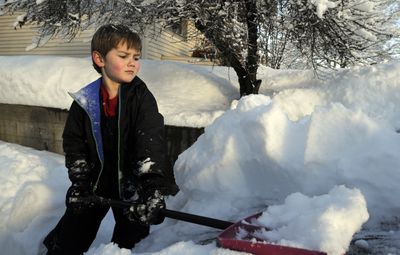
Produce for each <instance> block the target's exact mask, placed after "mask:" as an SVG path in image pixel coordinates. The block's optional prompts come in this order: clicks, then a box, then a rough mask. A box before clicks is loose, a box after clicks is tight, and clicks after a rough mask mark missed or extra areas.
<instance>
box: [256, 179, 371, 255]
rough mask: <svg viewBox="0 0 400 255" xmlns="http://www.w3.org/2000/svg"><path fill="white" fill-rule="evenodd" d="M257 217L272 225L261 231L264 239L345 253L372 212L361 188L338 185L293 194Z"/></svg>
mask: <svg viewBox="0 0 400 255" xmlns="http://www.w3.org/2000/svg"><path fill="white" fill-rule="evenodd" d="M257 220H258V221H259V222H260V223H261V224H262V225H263V226H266V227H268V228H270V229H271V230H270V231H265V230H263V232H262V233H259V234H258V235H257V237H260V238H261V239H262V240H268V241H271V242H276V243H278V244H280V245H287V246H292V247H299V248H306V249H310V250H318V251H323V252H326V253H327V254H331V255H342V254H345V252H346V251H347V248H348V247H349V245H350V241H351V239H352V237H353V235H354V233H355V232H357V231H359V230H360V229H361V226H362V224H363V223H364V222H366V221H367V220H368V212H367V208H366V202H365V199H364V197H363V195H362V194H361V192H360V191H359V190H357V189H353V190H350V189H347V188H346V187H344V186H336V187H334V188H333V189H332V190H331V191H329V193H328V194H326V195H321V196H316V197H311V198H310V197H307V196H304V195H303V194H301V193H294V194H291V195H289V196H288V197H287V198H286V199H285V203H284V204H283V205H274V206H270V207H269V208H268V210H267V211H266V212H264V213H263V214H262V215H261V216H260V217H259V218H258V219H257ZM301 232H303V235H299V233H301Z"/></svg>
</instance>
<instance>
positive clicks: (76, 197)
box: [66, 182, 94, 214]
mask: <svg viewBox="0 0 400 255" xmlns="http://www.w3.org/2000/svg"><path fill="white" fill-rule="evenodd" d="M92 195H93V193H92V192H91V191H90V186H86V185H85V184H84V183H79V182H76V183H73V184H72V185H71V187H70V188H69V189H68V191H67V200H66V206H67V208H68V209H70V210H72V212H73V213H74V214H82V213H83V212H85V211H86V210H87V209H88V208H91V207H93V206H94V203H93V202H89V201H87V200H84V199H82V198H88V197H90V196H92Z"/></svg>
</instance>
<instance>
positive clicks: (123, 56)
mask: <svg viewBox="0 0 400 255" xmlns="http://www.w3.org/2000/svg"><path fill="white" fill-rule="evenodd" d="M119 57H120V58H126V57H127V55H119Z"/></svg>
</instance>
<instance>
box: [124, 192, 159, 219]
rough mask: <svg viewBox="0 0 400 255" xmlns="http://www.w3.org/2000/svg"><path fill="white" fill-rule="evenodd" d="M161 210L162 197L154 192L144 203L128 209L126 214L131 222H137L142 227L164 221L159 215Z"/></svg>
mask: <svg viewBox="0 0 400 255" xmlns="http://www.w3.org/2000/svg"><path fill="white" fill-rule="evenodd" d="M163 208H165V201H164V196H162V195H161V193H160V192H159V191H158V190H156V191H154V192H152V195H150V196H149V197H148V198H147V200H146V202H145V203H143V204H137V205H134V206H131V207H129V208H128V210H127V211H126V214H127V215H128V218H129V219H130V220H132V221H138V222H140V223H141V224H143V225H154V224H160V223H162V222H163V221H164V218H165V217H164V215H162V213H160V211H161V209H163Z"/></svg>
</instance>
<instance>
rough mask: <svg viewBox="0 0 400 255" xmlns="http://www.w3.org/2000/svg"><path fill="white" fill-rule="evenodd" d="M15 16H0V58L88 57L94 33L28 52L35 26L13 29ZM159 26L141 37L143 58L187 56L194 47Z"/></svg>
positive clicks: (89, 32) (50, 41)
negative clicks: (19, 56)
mask: <svg viewBox="0 0 400 255" xmlns="http://www.w3.org/2000/svg"><path fill="white" fill-rule="evenodd" d="M17 16H18V15H8V14H5V15H3V16H0V55H3V56H15V55H57V56H70V57H88V56H90V40H91V37H92V35H93V33H94V31H93V30H87V31H83V32H81V33H80V34H78V36H77V37H75V38H74V39H73V40H71V41H70V42H65V41H63V40H61V39H58V38H53V39H51V40H49V41H48V42H47V43H46V44H45V45H44V46H42V47H38V48H35V49H32V50H29V51H27V50H26V48H27V47H28V46H30V45H31V42H32V38H33V37H34V36H35V31H36V28H35V26H34V25H25V26H23V27H22V28H17V29H14V26H13V24H14V22H15V21H16V18H17ZM155 31H160V27H159V26H154V28H153V29H152V30H148V33H146V34H145V35H144V36H143V52H142V57H143V58H145V59H153V60H160V59H162V56H190V55H191V49H192V48H193V46H194V42H193V41H187V40H184V38H183V37H181V36H179V35H176V34H174V33H173V32H170V31H168V30H163V32H161V33H159V32H158V33H154V32H155Z"/></svg>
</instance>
